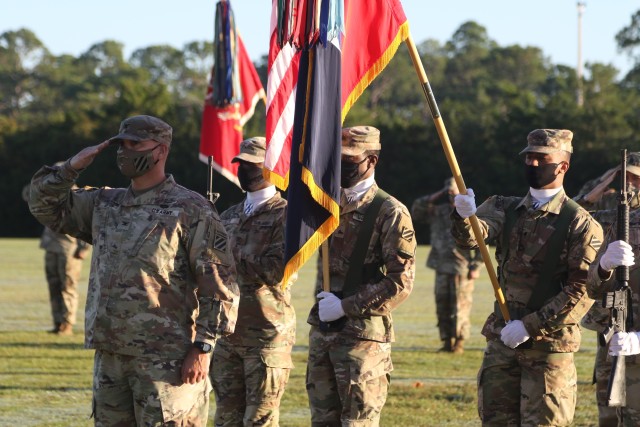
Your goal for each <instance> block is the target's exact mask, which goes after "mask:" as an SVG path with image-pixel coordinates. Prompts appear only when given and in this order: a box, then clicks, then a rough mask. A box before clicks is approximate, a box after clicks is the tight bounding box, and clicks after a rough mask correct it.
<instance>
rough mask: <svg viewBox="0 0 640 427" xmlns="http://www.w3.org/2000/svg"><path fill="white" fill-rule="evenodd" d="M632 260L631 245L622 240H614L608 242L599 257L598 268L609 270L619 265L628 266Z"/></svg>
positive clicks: (633, 260) (633, 258)
mask: <svg viewBox="0 0 640 427" xmlns="http://www.w3.org/2000/svg"><path fill="white" fill-rule="evenodd" d="M634 262H635V257H634V256H633V250H632V249H631V246H630V245H629V244H628V243H627V242H625V241H623V240H616V241H615V242H611V243H609V245H608V246H607V250H606V251H605V253H604V254H603V255H602V257H601V258H600V268H602V269H603V270H604V271H611V270H613V269H614V268H616V267H618V266H621V265H624V266H627V267H630V266H632V265H633V264H634Z"/></svg>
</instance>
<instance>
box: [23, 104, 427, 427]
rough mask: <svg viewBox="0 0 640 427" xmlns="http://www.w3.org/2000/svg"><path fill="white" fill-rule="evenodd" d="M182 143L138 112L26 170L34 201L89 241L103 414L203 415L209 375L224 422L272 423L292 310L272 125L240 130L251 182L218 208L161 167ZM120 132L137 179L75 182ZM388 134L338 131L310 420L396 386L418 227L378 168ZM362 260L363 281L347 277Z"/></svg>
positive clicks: (371, 418)
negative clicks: (269, 139)
mask: <svg viewBox="0 0 640 427" xmlns="http://www.w3.org/2000/svg"><path fill="white" fill-rule="evenodd" d="M171 144H172V128H171V126H169V125H168V124H167V123H165V122H164V121H162V120H160V119H158V118H156V117H151V116H134V117H130V118H127V119H125V120H124V121H123V122H122V123H121V126H120V129H119V132H118V134H117V135H115V136H113V137H112V138H109V139H108V140H106V141H104V142H102V143H100V144H97V145H94V146H91V147H87V148H85V149H83V150H82V151H80V152H79V153H77V154H76V155H75V156H73V157H71V158H70V159H68V160H67V161H66V162H64V163H63V164H62V165H54V166H51V167H50V166H44V167H43V168H41V169H40V170H39V171H38V172H37V173H36V174H35V175H34V177H33V179H32V182H31V186H30V191H29V206H30V210H31V212H32V214H33V215H34V216H35V217H36V218H37V219H38V220H39V221H40V222H42V223H43V224H44V225H45V226H47V227H49V228H50V229H52V230H54V231H56V232H59V233H65V234H69V235H71V236H74V237H76V238H78V239H81V240H82V241H84V242H87V243H91V244H93V255H92V260H91V273H90V278H89V288H88V293H87V303H86V308H85V311H86V314H85V347H86V348H91V349H95V356H94V357H95V360H94V379H93V416H94V417H95V423H96V425H141V426H142V425H145V426H147V425H149V426H151V425H174V424H175V425H185V426H187V425H197V426H199V425H206V423H207V415H208V406H209V400H208V399H209V394H210V391H211V388H213V390H214V391H215V397H216V413H215V420H214V422H215V425H220V426H240V425H251V426H253V425H262V426H268V425H269V426H276V425H278V423H279V421H278V419H279V412H278V408H279V403H280V399H281V397H282V394H283V392H284V388H285V385H286V383H287V380H288V377H289V372H290V369H291V368H292V362H291V350H292V346H293V343H294V338H295V313H294V309H293V307H292V306H291V299H290V286H291V283H282V278H283V270H284V265H283V258H284V223H285V215H286V209H287V202H286V201H285V200H284V199H283V198H282V197H281V196H280V194H279V193H278V192H277V191H276V190H275V188H274V187H273V186H272V185H271V184H269V183H268V182H266V181H265V180H264V178H263V174H262V167H263V162H264V156H265V141H264V138H260V137H255V138H250V139H248V140H245V141H243V142H242V144H241V147H240V154H239V155H238V156H236V158H235V159H234V161H236V162H238V163H239V167H238V179H239V182H240V184H241V186H242V188H243V190H245V191H246V192H247V195H246V197H245V199H244V200H243V201H242V202H241V203H239V204H238V205H235V206H232V207H231V208H229V209H228V210H226V211H225V212H223V213H222V214H221V215H218V214H217V212H216V210H215V207H214V205H213V203H212V202H210V201H208V200H207V199H205V198H203V197H202V196H201V195H199V194H197V193H195V192H193V191H190V190H188V189H186V188H184V187H181V186H180V185H178V184H177V183H176V182H175V180H174V179H173V177H172V176H171V175H168V174H165V164H166V160H167V156H168V155H169V152H170V147H171ZM112 145H115V146H117V155H116V162H117V165H118V168H119V169H120V171H121V173H122V174H123V175H125V176H126V177H128V178H130V180H131V185H130V186H129V187H128V188H108V187H101V188H93V187H84V188H74V183H75V182H76V180H77V179H78V177H79V176H80V174H81V173H82V171H83V170H85V169H86V168H87V167H90V165H91V164H92V162H93V160H94V159H95V157H96V156H98V155H99V154H100V153H101V152H103V151H104V150H107V149H108V147H110V146H112ZM380 149H381V144H380V132H379V131H378V130H377V129H375V128H372V127H368V126H358V127H353V128H347V129H344V130H343V133H342V162H341V169H342V171H341V172H342V179H341V185H342V187H343V188H344V191H343V192H342V194H341V200H340V206H341V211H340V225H339V227H338V229H337V230H336V231H335V232H334V233H333V235H332V236H331V239H330V245H329V259H328V265H329V274H330V282H331V288H330V292H320V291H321V285H320V284H321V283H322V280H323V277H322V268H321V267H320V268H319V271H320V272H319V274H318V282H317V283H318V285H317V291H316V294H317V299H318V301H317V303H316V304H315V305H314V306H313V308H312V310H311V312H310V313H309V316H308V323H309V324H310V325H311V329H310V332H309V337H310V338H309V359H308V364H307V379H306V382H307V390H308V395H309V402H310V408H311V419H312V424H313V425H318V426H320V425H323V426H324V425H332V426H333V425H343V424H348V425H376V424H378V422H379V417H380V411H381V409H382V406H383V405H384V403H385V400H386V395H387V390H388V386H389V378H390V372H391V370H392V369H393V366H392V362H391V342H392V341H393V340H394V333H393V323H392V319H391V312H392V311H393V310H394V309H395V308H396V307H397V306H398V305H399V304H401V303H402V302H403V301H404V300H405V299H406V298H407V297H408V295H409V293H410V292H411V289H412V286H413V280H414V268H415V264H414V255H415V248H416V242H415V236H414V231H413V226H412V223H411V218H410V215H409V212H408V210H407V208H406V207H405V206H403V205H402V204H401V203H400V202H399V201H398V200H396V199H395V198H394V197H392V196H390V195H388V194H386V193H384V192H383V191H382V190H379V188H378V186H377V184H376V182H375V176H374V170H375V166H376V164H377V161H378V158H379V154H380ZM374 205H375V209H373V208H371V209H369V208H370V207H371V206H374ZM365 224H366V225H365ZM363 229H364V230H365V231H364V232H363ZM359 236H363V237H364V238H362V239H360V238H359ZM356 240H358V241H361V242H362V243H359V244H355V243H354V242H355V241H356ZM354 252H359V253H360V254H361V260H360V261H359V262H353V260H352V258H353V257H352V255H353V254H354ZM320 258H321V259H320V260H319V263H320V264H322V261H323V260H322V257H320ZM354 273H356V274H360V275H361V276H360V277H361V281H354V282H351V283H350V282H349V280H348V277H353V276H352V275H353V274H354Z"/></svg>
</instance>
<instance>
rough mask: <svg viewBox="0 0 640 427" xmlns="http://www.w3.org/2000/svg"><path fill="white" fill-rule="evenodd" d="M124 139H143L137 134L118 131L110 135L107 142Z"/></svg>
mask: <svg viewBox="0 0 640 427" xmlns="http://www.w3.org/2000/svg"><path fill="white" fill-rule="evenodd" d="M125 139H128V140H129V141H143V139H142V138H140V137H138V136H135V135H131V134H128V133H119V134H118V135H116V136H112V137H111V138H109V143H111V144H119V143H120V141H124V140H125Z"/></svg>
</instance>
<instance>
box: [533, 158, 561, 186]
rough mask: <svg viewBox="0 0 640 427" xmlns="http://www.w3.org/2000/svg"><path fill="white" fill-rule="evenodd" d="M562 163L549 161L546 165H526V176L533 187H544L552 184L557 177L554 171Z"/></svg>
mask: <svg viewBox="0 0 640 427" xmlns="http://www.w3.org/2000/svg"><path fill="white" fill-rule="evenodd" d="M559 164H560V163H547V164H546V165H540V166H532V165H525V170H524V171H525V176H526V178H527V182H528V183H529V186H530V187H531V188H536V189H539V188H542V187H544V186H546V185H549V184H551V183H552V182H553V181H554V180H555V179H556V176H557V175H556V174H555V173H554V172H555V170H556V168H557V167H558V165H559Z"/></svg>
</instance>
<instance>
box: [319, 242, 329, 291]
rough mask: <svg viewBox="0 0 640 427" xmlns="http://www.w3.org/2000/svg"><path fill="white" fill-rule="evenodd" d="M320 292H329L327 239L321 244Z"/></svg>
mask: <svg viewBox="0 0 640 427" xmlns="http://www.w3.org/2000/svg"><path fill="white" fill-rule="evenodd" d="M321 247H322V290H323V291H325V292H331V284H330V282H329V239H327V240H325V241H324V242H322V246H321Z"/></svg>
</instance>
